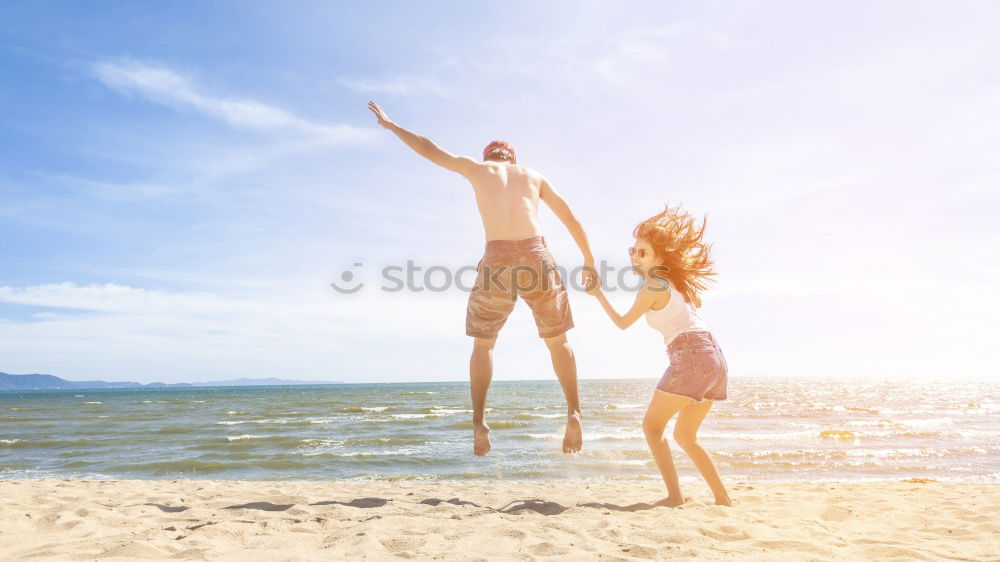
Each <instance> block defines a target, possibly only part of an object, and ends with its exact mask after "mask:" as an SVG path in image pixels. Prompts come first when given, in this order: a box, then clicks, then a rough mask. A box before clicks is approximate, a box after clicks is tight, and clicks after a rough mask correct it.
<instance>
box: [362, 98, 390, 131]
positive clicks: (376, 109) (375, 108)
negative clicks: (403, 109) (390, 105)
mask: <svg viewBox="0 0 1000 562" xmlns="http://www.w3.org/2000/svg"><path fill="white" fill-rule="evenodd" d="M368 109H370V110H372V113H374V114H375V118H376V119H378V124H379V125H382V126H383V127H385V128H386V129H388V128H389V126H390V125H392V121H391V120H389V116H388V115H386V114H385V110H383V109H382V108H381V107H380V106H379V104H377V103H375V102H373V101H369V102H368Z"/></svg>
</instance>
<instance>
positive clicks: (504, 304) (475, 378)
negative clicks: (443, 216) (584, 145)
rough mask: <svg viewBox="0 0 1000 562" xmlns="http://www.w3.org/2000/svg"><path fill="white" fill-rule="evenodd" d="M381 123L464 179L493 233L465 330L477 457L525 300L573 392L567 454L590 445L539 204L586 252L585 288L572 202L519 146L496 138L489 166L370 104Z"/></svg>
mask: <svg viewBox="0 0 1000 562" xmlns="http://www.w3.org/2000/svg"><path fill="white" fill-rule="evenodd" d="M368 109H370V110H372V112H373V113H374V114H375V117H376V118H377V119H378V123H379V125H381V126H383V127H385V128H386V129H388V130H390V131H392V132H393V133H395V134H396V136H398V137H399V138H400V139H401V140H402V141H403V142H404V143H406V145H407V146H409V147H410V148H412V149H413V150H414V151H416V153H417V154H419V155H421V156H423V157H424V158H426V159H428V160H430V161H431V162H433V163H435V164H437V165H438V166H441V167H442V168H446V169H448V170H451V171H452V172H456V173H459V174H462V175H463V176H465V178H466V179H468V180H469V182H470V183H472V188H473V190H474V191H475V193H476V204H477V205H478V207H479V214H480V216H481V217H482V220H483V229H484V230H485V231H486V251H485V253H484V255H483V259H482V260H480V262H479V266H478V267H477V270H478V271H477V277H476V285H475V287H474V288H473V290H472V292H471V294H470V295H469V304H468V308H467V309H466V318H465V333H466V334H467V335H469V336H472V337H474V338H475V344H474V345H473V348H472V358H471V359H470V360H469V378H470V382H471V387H472V412H473V413H472V424H473V453H474V454H476V455H477V456H482V455H485V454H486V453H488V452H489V451H490V436H489V433H490V428H489V426H488V425H486V413H485V409H486V391H487V390H488V389H489V386H490V381H491V380H492V379H493V346H494V345H495V344H496V338H497V335H498V334H499V332H500V328H502V327H503V324H504V322H506V321H507V316H508V315H509V314H510V312H511V311H512V310H513V309H514V302H515V301H516V300H517V296H518V295H520V296H521V297H522V298H524V300H525V301H526V302H527V303H528V305H529V306H530V307H531V311H532V313H533V315H534V317H535V325H536V326H537V328H538V335H539V337H541V338H543V339H544V340H545V344H546V345H547V346H548V348H549V354H550V355H551V356H552V367H553V368H554V369H555V372H556V376H557V377H558V378H559V383H560V384H561V385H562V389H563V393H564V394H565V395H566V407H567V418H566V435H565V436H564V438H563V447H562V449H563V452H564V453H576V452H577V451H579V450H580V449H581V447H583V416H582V414H581V413H580V399H579V396H578V392H577V382H576V359H575V358H574V357H573V350H572V349H571V348H570V346H569V342H567V341H566V331H567V330H569V329H570V328H572V327H573V316H572V314H571V312H570V309H569V299H568V296H567V293H566V288H565V286H563V283H562V280H561V279H560V277H559V273H558V272H557V271H556V269H555V260H554V259H553V258H552V254H550V253H549V250H548V248H546V246H545V239H544V238H542V235H541V234H542V233H541V230H540V229H539V227H538V201H539V200H541V201H544V202H545V203H546V204H547V205H548V206H549V208H550V209H552V212H554V213H555V214H556V216H557V217H558V218H559V220H561V221H562V223H563V224H564V225H566V228H567V229H568V230H569V233H570V234H571V235H572V236H573V240H575V241H576V244H577V246H579V247H580V251H581V252H582V253H583V260H584V273H583V281H584V285H586V286H590V284H591V283H592V282H594V281H595V280H596V270H595V269H594V256H593V255H592V254H591V253H590V245H589V244H588V242H587V235H586V234H585V233H584V232H583V227H582V226H580V223H579V221H577V220H576V217H575V216H573V213H572V212H571V211H570V209H569V206H568V205H566V201H564V200H563V198H562V197H560V196H559V194H558V193H556V191H555V190H554V189H553V188H552V185H551V184H550V183H549V182H548V181H547V180H546V179H545V177H544V176H542V174H540V173H538V172H536V171H535V170H532V169H531V168H526V167H524V166H518V165H517V157H516V155H515V153H514V149H513V147H511V146H510V145H509V144H507V143H505V142H502V141H493V142H491V143H490V144H489V146H487V147H486V149H485V150H484V151H483V161H482V162H478V161H476V160H473V159H472V158H469V157H468V156H455V155H454V154H451V153H449V152H447V151H445V150H443V149H441V147H439V146H438V145H436V144H434V142H432V141H431V140H430V139H428V138H425V137H422V136H420V135H417V134H415V133H412V132H410V131H407V130H406V129H404V128H402V127H400V126H399V125H396V124H395V123H393V122H392V121H391V120H390V119H389V117H388V116H387V115H386V114H385V111H383V110H382V108H381V107H379V105H378V104H376V103H375V102H373V101H372V102H368Z"/></svg>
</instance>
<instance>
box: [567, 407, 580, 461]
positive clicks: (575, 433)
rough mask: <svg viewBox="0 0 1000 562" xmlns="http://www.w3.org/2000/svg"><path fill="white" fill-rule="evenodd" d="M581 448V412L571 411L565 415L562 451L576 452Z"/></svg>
mask: <svg viewBox="0 0 1000 562" xmlns="http://www.w3.org/2000/svg"><path fill="white" fill-rule="evenodd" d="M582 448H583V414H581V413H580V412H579V411H576V412H573V413H572V414H570V415H569V416H567V417H566V435H565V437H563V452H564V453H578V452H580V449H582Z"/></svg>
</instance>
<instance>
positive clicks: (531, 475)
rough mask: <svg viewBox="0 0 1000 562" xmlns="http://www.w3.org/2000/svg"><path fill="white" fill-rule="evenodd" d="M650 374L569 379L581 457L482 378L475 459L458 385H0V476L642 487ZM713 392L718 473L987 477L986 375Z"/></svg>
mask: <svg viewBox="0 0 1000 562" xmlns="http://www.w3.org/2000/svg"><path fill="white" fill-rule="evenodd" d="M655 382H656V381H655V380H652V379H641V380H583V381H580V395H581V402H582V411H583V415H584V447H583V450H582V452H580V453H578V454H575V455H566V454H563V453H562V451H561V444H562V431H563V429H564V427H565V419H566V407H565V402H564V400H563V397H562V392H561V389H560V387H559V385H558V383H557V382H556V381H555V379H553V380H544V381H494V383H493V385H492V387H491V389H490V393H489V400H488V406H489V409H488V410H487V412H488V414H487V422H488V423H489V424H490V426H491V438H492V441H493V450H492V452H490V454H489V455H487V456H485V457H475V456H473V455H472V425H471V409H470V408H471V406H470V397H469V385H468V383H467V382H427V383H391V384H389V383H387V384H335V385H296V386H256V387H191V388H160V389H145V388H143V389H112V390H43V391H5V392H0V479H14V478H72V479H213V480H230V479H238V480H340V479H348V480H483V479H488V480H543V481H544V480H582V481H607V480H651V481H653V480H659V473H658V472H657V470H656V465H655V463H654V462H653V460H652V457H651V456H650V453H649V450H648V449H647V447H646V442H645V438H644V436H643V433H642V428H641V422H642V417H643V414H644V412H645V408H646V406H647V404H648V402H649V399H650V397H651V396H652V393H653V388H654V385H655ZM728 393H729V399H728V400H726V401H720V402H716V403H715V404H714V406H713V407H712V410H711V412H710V413H709V415H708V417H707V418H706V419H705V421H704V423H703V424H702V427H701V430H700V431H699V441H700V442H701V444H702V445H703V446H704V447H705V448H706V449H707V450H708V451H709V452H710V454H711V455H712V457H713V458H714V459H715V463H716V466H717V467H718V468H719V471H720V473H721V474H722V476H723V479H724V480H725V481H750V480H784V481H862V480H900V479H911V478H918V479H934V480H940V481H964V482H989V483H996V482H1000V383H996V382H989V381H985V382H953V381H948V382H912V381H892V380H886V381H878V380H858V379H850V380H824V379H813V378H810V379H806V378H800V379H782V378H770V377H761V378H732V379H731V380H730V382H729V389H728ZM672 427H673V422H671V424H670V426H668V429H667V431H668V433H667V435H668V439H669V437H670V433H669V432H670V431H671V430H672ZM668 442H669V443H670V444H671V451H672V452H673V454H674V458H675V464H676V466H677V469H678V472H679V473H680V475H681V478H682V480H689V479H692V478H696V477H697V472H696V470H695V468H694V465H693V464H692V463H691V461H690V460H689V459H688V458H687V457H686V456H685V454H684V452H683V451H682V450H681V449H680V448H679V447H678V446H677V445H676V444H674V443H673V441H672V439H670V440H668Z"/></svg>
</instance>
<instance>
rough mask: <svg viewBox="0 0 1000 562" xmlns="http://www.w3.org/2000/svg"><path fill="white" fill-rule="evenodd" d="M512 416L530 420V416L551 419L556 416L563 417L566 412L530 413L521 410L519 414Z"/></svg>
mask: <svg viewBox="0 0 1000 562" xmlns="http://www.w3.org/2000/svg"><path fill="white" fill-rule="evenodd" d="M514 417H515V418H517V419H519V420H530V419H531V418H544V419H550V420H553V419H557V418H565V417H566V414H532V413H530V412H521V413H520V414H517V415H516V416H514Z"/></svg>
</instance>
